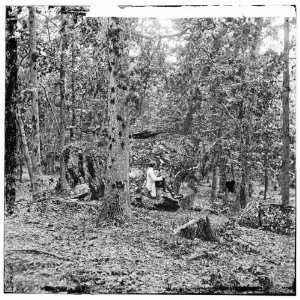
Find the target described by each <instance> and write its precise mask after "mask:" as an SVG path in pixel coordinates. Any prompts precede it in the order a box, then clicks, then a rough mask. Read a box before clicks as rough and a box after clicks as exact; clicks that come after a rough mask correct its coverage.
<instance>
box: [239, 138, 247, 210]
mask: <svg viewBox="0 0 300 300" xmlns="http://www.w3.org/2000/svg"><path fill="white" fill-rule="evenodd" d="M245 134H246V135H247V132H245ZM246 139H247V137H246ZM241 143H242V145H241V164H242V178H241V184H240V189H239V192H238V197H239V202H240V205H241V208H245V207H246V205H247V203H248V197H249V191H248V190H249V170H248V162H247V159H248V155H247V149H248V147H247V144H248V143H247V142H246V141H243V138H242V142H241Z"/></svg>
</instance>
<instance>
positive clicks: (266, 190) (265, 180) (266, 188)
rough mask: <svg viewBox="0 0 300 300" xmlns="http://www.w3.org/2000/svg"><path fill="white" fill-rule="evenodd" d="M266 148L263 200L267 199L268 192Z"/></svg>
mask: <svg viewBox="0 0 300 300" xmlns="http://www.w3.org/2000/svg"><path fill="white" fill-rule="evenodd" d="M267 151H268V150H267V149H266V150H265V155H264V169H265V171H264V201H266V200H267V193H268V186H269V176H268V171H269V162H268V153H267Z"/></svg>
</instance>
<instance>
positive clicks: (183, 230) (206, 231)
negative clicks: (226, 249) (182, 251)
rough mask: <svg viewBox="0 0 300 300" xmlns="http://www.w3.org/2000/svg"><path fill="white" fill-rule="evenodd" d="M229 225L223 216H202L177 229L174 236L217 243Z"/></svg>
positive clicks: (228, 221)
mask: <svg viewBox="0 0 300 300" xmlns="http://www.w3.org/2000/svg"><path fill="white" fill-rule="evenodd" d="M229 224H230V220H229V219H228V218H226V217H225V216H222V215H221V216H216V215H213V214H203V215H201V216H200V217H199V218H198V219H194V220H191V221H190V222H188V223H186V224H184V225H182V226H180V227H179V228H177V229H176V230H175V234H178V235H180V236H182V237H184V238H187V239H195V238H199V239H202V240H204V241H212V242H217V241H219V236H221V235H222V233H224V232H225V230H226V226H227V225H229Z"/></svg>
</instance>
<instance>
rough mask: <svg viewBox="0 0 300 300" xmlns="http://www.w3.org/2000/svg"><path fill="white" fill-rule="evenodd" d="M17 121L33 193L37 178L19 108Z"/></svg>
mask: <svg viewBox="0 0 300 300" xmlns="http://www.w3.org/2000/svg"><path fill="white" fill-rule="evenodd" d="M17 120H18V125H19V130H20V135H21V141H22V152H23V155H24V158H25V162H26V166H27V169H28V175H29V178H30V185H31V189H32V190H33V191H35V188H36V182H35V180H36V177H34V175H33V167H32V161H31V157H30V154H29V150H28V143H27V138H26V134H25V129H24V123H23V120H22V116H21V112H20V109H19V108H17Z"/></svg>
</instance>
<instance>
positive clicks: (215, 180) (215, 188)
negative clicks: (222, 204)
mask: <svg viewBox="0 0 300 300" xmlns="http://www.w3.org/2000/svg"><path fill="white" fill-rule="evenodd" d="M219 179H220V178H219V167H218V166H214V168H213V175H212V184H211V194H210V201H211V202H212V203H213V202H214V201H215V200H216V199H217V195H218V193H219Z"/></svg>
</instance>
